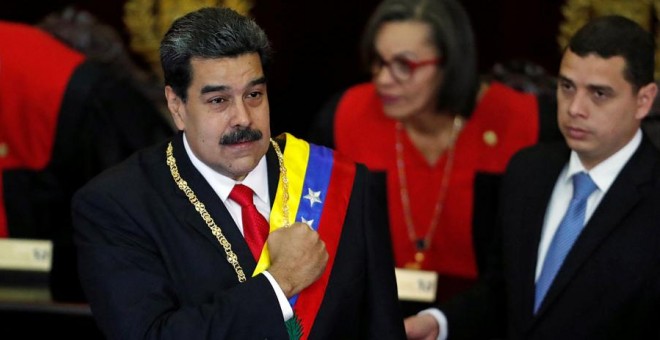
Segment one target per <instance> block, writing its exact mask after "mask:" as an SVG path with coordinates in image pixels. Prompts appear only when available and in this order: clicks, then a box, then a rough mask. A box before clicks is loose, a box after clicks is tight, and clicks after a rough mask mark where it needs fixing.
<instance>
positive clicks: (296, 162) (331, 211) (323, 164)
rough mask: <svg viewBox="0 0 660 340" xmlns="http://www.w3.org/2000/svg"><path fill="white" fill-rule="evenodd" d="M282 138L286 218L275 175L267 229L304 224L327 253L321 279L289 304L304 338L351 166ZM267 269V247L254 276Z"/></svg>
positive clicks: (322, 285) (332, 248) (337, 231)
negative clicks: (317, 236) (286, 199)
mask: <svg viewBox="0 0 660 340" xmlns="http://www.w3.org/2000/svg"><path fill="white" fill-rule="evenodd" d="M285 138H286V148H285V149H284V154H283V156H284V166H285V167H286V172H287V178H288V187H289V202H288V205H289V216H284V213H283V211H284V209H283V195H284V193H283V185H282V178H281V177H280V180H279V183H278V186H277V192H276V194H275V201H274V202H273V207H272V209H271V215H270V231H271V232H273V231H274V230H277V229H278V228H280V227H282V226H284V225H285V222H288V224H292V223H293V222H294V221H295V222H304V223H307V224H309V225H310V226H311V227H312V229H314V230H316V231H317V232H318V233H319V236H320V237H321V239H322V240H323V241H324V242H325V246H326V249H327V251H328V254H329V259H328V264H327V266H326V268H325V271H324V272H323V275H322V276H321V277H320V278H319V279H318V280H317V281H316V282H315V283H313V284H312V285H310V286H309V287H307V288H306V289H304V290H303V291H302V292H300V294H298V295H296V296H294V297H292V298H291V299H290V300H289V302H290V303H291V306H292V307H293V311H294V314H295V317H296V318H297V321H298V322H299V326H300V327H301V334H300V338H301V339H307V337H308V336H309V332H310V331H311V329H312V326H313V325H314V320H315V318H316V314H317V313H318V310H319V307H320V306H321V302H322V301H323V296H324V295H325V289H326V287H327V285H328V279H329V277H330V272H331V271H332V267H333V264H334V259H335V254H336V252H337V246H338V244H339V239H340V236H341V231H342V227H343V224H344V218H345V216H346V209H347V208H348V202H349V200H350V196H351V190H352V187H353V180H354V177H355V164H354V163H353V162H351V161H349V160H348V159H345V158H344V157H341V156H340V155H339V154H336V153H335V152H333V151H332V150H331V149H328V148H326V147H323V146H318V145H314V144H309V143H307V142H305V141H303V140H301V139H298V138H296V137H294V136H292V135H291V134H288V133H286V134H285ZM308 169H309V170H310V171H307V170H308ZM291 216H295V219H292V218H291ZM269 266H270V257H269V255H268V247H266V246H264V249H263V251H262V253H261V257H260V258H259V261H258V263H257V267H256V269H255V271H254V273H253V276H255V275H257V274H259V273H261V272H263V271H264V270H266V269H268V267H269Z"/></svg>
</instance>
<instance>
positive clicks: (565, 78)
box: [557, 74, 573, 84]
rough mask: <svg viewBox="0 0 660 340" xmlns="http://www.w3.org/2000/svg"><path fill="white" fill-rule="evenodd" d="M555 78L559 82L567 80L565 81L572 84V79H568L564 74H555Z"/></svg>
mask: <svg viewBox="0 0 660 340" xmlns="http://www.w3.org/2000/svg"><path fill="white" fill-rule="evenodd" d="M557 79H558V80H559V81H561V82H567V83H571V84H573V81H572V80H570V79H568V78H567V77H566V76H564V75H561V74H560V75H558V76H557Z"/></svg>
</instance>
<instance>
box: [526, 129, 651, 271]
mask: <svg viewBox="0 0 660 340" xmlns="http://www.w3.org/2000/svg"><path fill="white" fill-rule="evenodd" d="M641 142H642V132H641V130H637V133H635V136H634V137H633V138H632V139H631V140H630V142H628V144H626V145H625V146H624V147H623V148H621V149H620V150H619V151H617V152H616V153H614V154H613V155H612V156H610V157H609V158H607V159H606V160H604V161H602V162H600V163H599V164H598V165H596V166H595V167H593V168H592V169H591V170H589V171H587V170H586V169H585V168H584V166H583V165H582V163H581V162H580V158H579V157H578V155H577V153H576V152H575V151H571V157H570V159H569V161H568V164H567V165H566V166H565V167H564V169H563V170H562V171H561V173H560V174H559V177H558V178H557V182H556V183H555V188H554V190H553V192H552V197H551V198H550V202H549V204H548V208H547V210H546V213H545V219H544V221H543V231H542V232H541V242H540V243H539V248H538V255H537V262H536V274H535V275H536V276H535V281H536V280H538V278H539V276H540V275H541V270H542V269H543V261H545V256H546V254H547V253H548V248H549V247H550V242H552V238H553V237H554V236H555V233H556V232H557V228H558V227H559V223H561V220H562V218H563V217H564V214H565V213H566V210H567V209H568V205H569V203H570V201H571V197H572V196H573V181H572V179H571V178H572V176H573V175H574V174H576V173H578V172H581V171H584V172H586V173H588V174H589V176H590V177H591V179H592V180H593V181H594V183H596V186H597V189H596V190H594V192H593V193H591V195H589V198H588V199H587V207H586V210H585V214H584V224H585V225H586V224H587V222H588V221H589V219H590V218H591V215H593V213H594V211H595V210H596V207H598V204H600V201H601V200H602V199H603V196H605V193H607V190H609V189H610V186H611V185H612V183H613V182H614V180H615V179H616V176H618V175H619V172H621V169H623V167H624V165H626V163H627V162H628V160H629V159H630V157H632V155H633V153H635V150H637V148H638V147H639V145H640V144H641Z"/></svg>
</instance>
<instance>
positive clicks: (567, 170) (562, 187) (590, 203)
mask: <svg viewBox="0 0 660 340" xmlns="http://www.w3.org/2000/svg"><path fill="white" fill-rule="evenodd" d="M641 142H642V131H641V130H640V129H638V130H637V132H636V133H635V136H634V137H633V138H632V139H631V140H630V141H629V142H628V144H626V145H625V146H624V147H623V148H621V149H619V151H617V152H616V153H614V154H613V155H612V156H610V157H609V158H607V159H606V160H604V161H602V162H600V163H599V164H598V165H596V166H595V167H593V168H592V169H591V170H589V171H587V170H586V169H585V168H584V166H583V165H582V162H580V158H579V157H578V155H577V153H576V152H575V151H571V156H570V159H569V161H568V164H567V165H566V166H564V169H563V170H562V171H561V173H560V174H559V177H558V178H557V182H556V183H555V188H554V190H553V192H552V196H551V198H550V202H549V203H548V208H547V210H546V213H545V218H544V221H543V231H542V233H541V242H540V243H539V249H538V254H537V256H538V257H537V262H536V263H537V264H536V276H535V280H537V279H538V278H539V275H540V274H541V269H543V268H542V267H543V261H544V260H545V256H546V254H547V252H548V247H549V246H550V242H551V241H552V238H553V237H554V236H555V232H557V228H558V227H559V223H560V222H561V220H562V218H563V217H564V214H565V212H566V210H567V209H568V205H569V203H570V200H571V197H572V196H573V182H572V180H571V176H573V175H574V174H576V173H578V172H580V171H584V172H586V173H588V174H589V176H591V179H592V180H593V181H594V183H596V186H597V189H596V190H594V192H593V193H591V195H590V196H589V198H588V199H587V208H586V211H585V217H584V223H585V225H586V224H587V222H588V221H589V218H591V215H593V213H594V211H595V210H596V207H598V204H599V203H600V201H601V199H602V198H603V196H605V193H607V190H609V189H610V186H611V185H612V183H613V182H614V180H615V179H616V176H618V175H619V172H621V169H623V167H624V166H625V165H626V163H627V162H628V160H629V159H630V157H632V155H633V154H634V153H635V151H636V150H637V148H638V147H639V145H640V144H641ZM419 314H430V315H431V316H433V317H434V318H435V320H436V322H438V325H440V334H438V338H437V340H445V339H447V336H448V335H449V325H448V322H447V318H446V316H445V315H444V313H442V311H440V310H439V309H437V308H429V309H425V310H423V311H421V312H419Z"/></svg>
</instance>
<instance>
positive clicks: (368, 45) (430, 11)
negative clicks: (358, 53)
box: [361, 0, 479, 117]
mask: <svg viewBox="0 0 660 340" xmlns="http://www.w3.org/2000/svg"><path fill="white" fill-rule="evenodd" d="M396 21H418V22H422V23H425V24H428V25H429V26H430V27H431V32H432V33H431V34H432V37H431V38H432V40H433V41H432V43H433V44H434V45H435V46H436V48H437V49H438V51H439V52H440V53H441V56H442V67H443V72H444V78H443V82H442V85H441V86H440V89H439V90H438V93H437V98H438V106H437V110H438V111H449V112H456V113H458V114H460V115H462V116H463V117H469V116H470V115H471V114H472V110H473V109H474V106H475V102H476V96H477V91H478V87H479V74H478V71H477V57H476V54H477V52H476V46H475V43H474V34H473V32H472V25H471V23H470V18H469V17H468V15H467V13H466V12H465V9H464V8H463V6H461V4H460V3H458V2H457V1H455V0H385V1H383V2H382V3H381V4H380V5H378V7H377V8H376V10H375V11H374V13H373V14H372V15H371V18H370V19H369V22H368V23H367V26H366V28H365V31H364V34H363V36H362V44H361V50H362V57H363V59H364V62H365V64H366V65H367V66H370V65H371V64H372V63H373V62H374V61H375V60H377V58H378V56H377V52H376V47H375V39H376V34H377V32H378V30H379V29H380V27H381V26H382V25H383V24H385V23H388V22H396Z"/></svg>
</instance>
